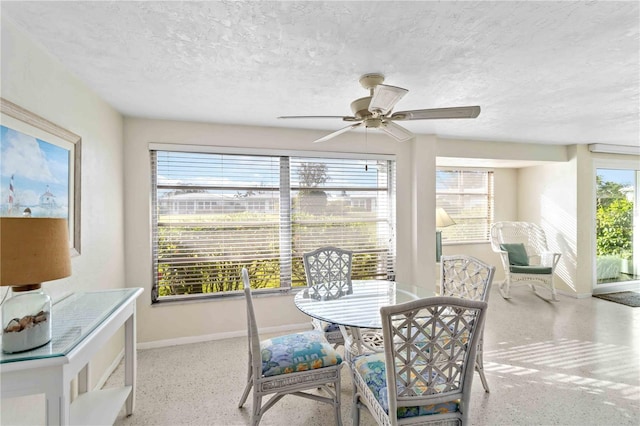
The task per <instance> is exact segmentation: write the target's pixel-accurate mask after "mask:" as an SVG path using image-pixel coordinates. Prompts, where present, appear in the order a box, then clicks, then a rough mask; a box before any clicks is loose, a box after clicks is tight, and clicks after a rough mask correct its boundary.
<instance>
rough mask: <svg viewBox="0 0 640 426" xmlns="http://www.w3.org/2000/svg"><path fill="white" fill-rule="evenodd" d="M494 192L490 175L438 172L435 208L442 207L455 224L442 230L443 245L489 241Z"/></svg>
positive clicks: (472, 172) (483, 171) (484, 171)
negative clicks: (447, 243)
mask: <svg viewBox="0 0 640 426" xmlns="http://www.w3.org/2000/svg"><path fill="white" fill-rule="evenodd" d="M493 192H494V191H493V172H492V171H486V170H445V169H438V170H437V171H436V207H442V208H443V209H444V210H445V211H446V212H447V213H448V214H449V216H451V218H452V219H453V220H454V221H455V222H456V224H455V225H452V226H448V227H445V228H442V229H441V231H442V241H443V242H478V241H489V231H490V228H491V224H492V223H493V211H494V207H493V202H494V199H493V197H494V193H493Z"/></svg>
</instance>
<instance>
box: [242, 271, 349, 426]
mask: <svg viewBox="0 0 640 426" xmlns="http://www.w3.org/2000/svg"><path fill="white" fill-rule="evenodd" d="M242 280H243V281H244V294H245V299H246V302H247V328H248V333H247V334H248V336H249V372H248V377H247V385H246V387H245V389H244V392H243V393H242V397H241V398H240V403H239V404H238V407H242V406H243V405H244V403H245V401H246V400H247V397H248V396H249V392H250V391H251V388H253V406H252V410H251V424H252V425H253V426H256V425H258V423H260V419H261V418H262V415H263V414H264V413H265V412H266V411H267V410H268V409H269V408H271V407H272V406H273V405H274V404H275V403H276V402H278V401H279V400H280V399H281V398H282V397H283V396H285V395H288V394H291V395H296V396H301V397H304V398H308V399H313V400H315V401H320V402H324V403H328V404H331V405H332V406H333V407H334V410H335V420H336V424H337V425H342V418H341V416H340V368H341V367H342V357H341V356H340V354H339V353H338V352H337V351H336V350H335V349H334V348H333V347H332V346H331V345H330V344H329V342H327V340H326V339H325V338H324V335H323V334H322V333H321V332H319V331H315V330H314V331H307V332H303V333H295V334H288V335H285V336H279V337H274V338H271V339H268V340H263V341H260V337H259V335H258V326H257V324H256V317H255V313H254V311H253V299H252V297H251V285H250V283H249V273H248V272H247V270H246V269H245V268H243V269H242ZM330 385H331V386H330ZM316 389H323V390H324V391H325V392H326V393H327V394H328V395H329V396H321V395H317V394H312V393H308V392H304V391H309V390H316ZM267 395H273V396H271V398H269V400H268V401H266V402H265V403H264V404H262V398H263V397H264V396H267Z"/></svg>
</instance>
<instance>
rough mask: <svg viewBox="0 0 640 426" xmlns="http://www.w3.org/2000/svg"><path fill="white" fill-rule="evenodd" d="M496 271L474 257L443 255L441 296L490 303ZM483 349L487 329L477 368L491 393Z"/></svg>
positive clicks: (441, 262) (477, 357)
mask: <svg viewBox="0 0 640 426" xmlns="http://www.w3.org/2000/svg"><path fill="white" fill-rule="evenodd" d="M495 271H496V267H495V266H491V265H488V264H486V263H484V262H483V261H481V260H480V259H476V258H475V257H473V256H465V255H461V254H460V255H453V256H442V257H441V259H440V295H441V296H453V297H460V298H462V299H469V300H481V301H483V302H487V303H488V302H489V295H490V293H491V284H492V282H493V276H494V274H495ZM483 346H484V329H483V330H482V331H481V333H480V338H479V339H478V348H477V350H476V365H475V367H476V371H477V372H478V374H479V375H480V380H481V381H482V386H483V387H484V390H485V391H486V392H489V385H488V384H487V379H486V377H485V376H484V361H483V357H482V353H483Z"/></svg>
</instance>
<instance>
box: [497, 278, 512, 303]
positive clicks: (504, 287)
mask: <svg viewBox="0 0 640 426" xmlns="http://www.w3.org/2000/svg"><path fill="white" fill-rule="evenodd" d="M510 284H511V283H510V282H509V279H505V280H504V281H502V282H501V283H500V284H498V291H499V292H500V296H502V298H503V299H511V295H510V294H509V290H510V289H509V286H510Z"/></svg>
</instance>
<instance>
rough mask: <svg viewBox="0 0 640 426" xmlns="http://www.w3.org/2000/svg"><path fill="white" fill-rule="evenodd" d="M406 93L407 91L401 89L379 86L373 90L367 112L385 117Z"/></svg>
mask: <svg viewBox="0 0 640 426" xmlns="http://www.w3.org/2000/svg"><path fill="white" fill-rule="evenodd" d="M407 92H408V90H407V89H403V88H402V87H396V86H387V85H385V84H379V85H377V86H376V87H374V88H373V96H372V97H371V103H370V104H369V111H370V112H371V113H378V114H380V115H386V114H388V113H389V111H391V110H392V109H393V107H394V106H395V105H396V104H397V103H398V101H399V100H400V99H402V97H403V96H404V95H406V94H407Z"/></svg>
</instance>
